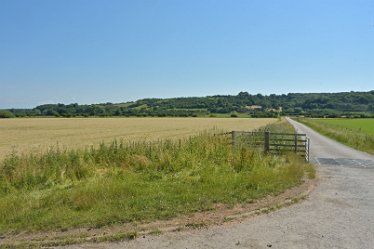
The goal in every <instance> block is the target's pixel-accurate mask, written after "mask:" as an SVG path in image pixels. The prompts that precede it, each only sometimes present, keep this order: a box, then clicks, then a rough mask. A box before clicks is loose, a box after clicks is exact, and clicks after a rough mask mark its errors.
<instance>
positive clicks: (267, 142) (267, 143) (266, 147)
mask: <svg viewBox="0 0 374 249" xmlns="http://www.w3.org/2000/svg"><path fill="white" fill-rule="evenodd" d="M264 136H265V137H264V151H265V153H268V152H269V150H270V132H268V131H265V133H264Z"/></svg>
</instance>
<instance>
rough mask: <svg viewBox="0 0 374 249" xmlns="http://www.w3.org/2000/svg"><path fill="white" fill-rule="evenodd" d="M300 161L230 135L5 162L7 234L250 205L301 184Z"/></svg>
mask: <svg viewBox="0 0 374 249" xmlns="http://www.w3.org/2000/svg"><path fill="white" fill-rule="evenodd" d="M304 170H305V167H304V163H303V162H302V161H301V159H299V158H297V157H294V156H291V155H288V156H273V155H264V154H263V153H261V152H260V151H257V150H255V149H252V148H250V147H248V146H245V145H244V144H238V145H236V146H232V144H231V141H230V138H229V137H228V136H221V135H215V134H214V133H213V132H205V133H201V134H200V135H196V136H193V137H190V138H188V139H181V140H177V141H176V140H159V141H155V142H131V143H130V142H123V141H113V142H112V143H111V144H110V145H106V144H101V145H100V146H99V147H97V148H94V147H92V148H91V149H84V150H66V149H64V150H62V149H59V148H51V149H50V150H48V151H47V152H45V153H41V154H27V155H17V154H15V153H13V154H11V155H9V156H8V157H7V158H6V159H5V160H3V161H2V162H1V163H0V232H9V231H21V230H26V231H35V230H47V229H66V228H71V227H80V226H87V227H99V226H103V225H107V224H113V223H121V222H131V221H149V220H154V219H165V218H170V217H174V216H176V215H178V214H185V213H190V212H195V211H203V210H210V209H212V208H214V204H216V203H223V204H227V205H233V204H236V203H245V202H251V201H253V200H254V199H256V198H259V197H262V196H264V195H267V194H276V193H279V192H282V191H284V190H285V189H287V188H289V187H291V186H294V185H296V184H298V183H300V182H301V180H302V177H303V174H304Z"/></svg>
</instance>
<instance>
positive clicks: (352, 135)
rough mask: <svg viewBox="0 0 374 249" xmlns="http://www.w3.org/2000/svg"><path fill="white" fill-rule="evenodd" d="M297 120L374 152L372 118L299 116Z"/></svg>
mask: <svg viewBox="0 0 374 249" xmlns="http://www.w3.org/2000/svg"><path fill="white" fill-rule="evenodd" d="M298 121H300V122H301V123H304V124H306V125H308V126H310V127H311V128H313V129H314V130H316V131H318V132H320V133H321V134H323V135H326V136H328V137H330V138H332V139H335V140H337V141H339V142H341V143H344V144H346V145H348V146H351V147H353V148H356V149H359V150H363V151H366V152H369V153H372V154H374V119H309V118H299V119H298Z"/></svg>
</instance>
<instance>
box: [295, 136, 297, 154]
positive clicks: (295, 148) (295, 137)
mask: <svg viewBox="0 0 374 249" xmlns="http://www.w3.org/2000/svg"><path fill="white" fill-rule="evenodd" d="M295 153H297V133H295Z"/></svg>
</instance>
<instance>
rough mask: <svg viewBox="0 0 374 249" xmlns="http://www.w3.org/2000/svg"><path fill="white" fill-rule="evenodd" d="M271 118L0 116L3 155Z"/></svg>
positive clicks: (252, 125)
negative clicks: (11, 117)
mask: <svg viewBox="0 0 374 249" xmlns="http://www.w3.org/2000/svg"><path fill="white" fill-rule="evenodd" d="M275 121H276V119H271V118H258V119H250V118H25V119H7V120H4V119H3V120H0V130H1V140H0V159H3V158H4V157H5V155H7V154H10V153H11V152H12V150H15V151H16V152H18V153H24V152H25V153H28V152H38V151H41V150H45V149H46V148H48V147H50V146H56V145H57V144H58V145H59V146H60V147H68V148H78V147H85V146H91V145H98V144H99V143H101V142H111V141H113V139H123V140H157V139H162V138H182V137H187V136H190V135H193V134H196V133H198V132H199V131H203V130H211V129H212V128H214V127H216V128H217V129H220V130H252V129H256V128H258V127H260V126H264V125H266V124H269V123H272V122H275Z"/></svg>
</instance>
